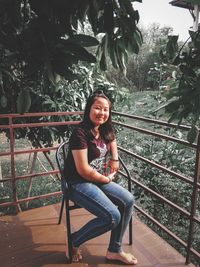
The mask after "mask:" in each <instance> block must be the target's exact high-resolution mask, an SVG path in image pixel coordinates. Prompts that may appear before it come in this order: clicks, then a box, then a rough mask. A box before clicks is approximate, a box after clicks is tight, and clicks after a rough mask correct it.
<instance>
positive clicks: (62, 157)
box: [56, 141, 132, 263]
mask: <svg viewBox="0 0 200 267" xmlns="http://www.w3.org/2000/svg"><path fill="white" fill-rule="evenodd" d="M68 145H69V141H65V142H63V143H62V144H60V146H59V147H58V148H57V151H56V161H57V164H58V168H59V171H60V175H61V189H62V202H61V208H60V214H59V219H58V224H60V223H61V219H62V214H63V208H64V204H65V215H66V228H67V241H68V253H69V263H71V262H72V240H71V222H70V211H71V210H73V209H78V208H81V207H80V206H78V205H76V203H74V202H72V201H70V199H69V185H68V182H67V177H65V174H64V164H65V161H66V158H67V153H68ZM119 161H120V163H121V166H122V167H123V169H124V170H125V172H126V175H127V177H128V189H129V191H130V192H131V177H130V173H129V171H128V169H127V168H126V166H125V164H124V162H123V160H122V159H121V157H119ZM129 244H130V245H131V244H132V219H131V221H130V223H129Z"/></svg>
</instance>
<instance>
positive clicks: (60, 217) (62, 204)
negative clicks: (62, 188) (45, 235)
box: [58, 195, 65, 224]
mask: <svg viewBox="0 0 200 267" xmlns="http://www.w3.org/2000/svg"><path fill="white" fill-rule="evenodd" d="M64 203H65V197H64V195H62V202H61V207H60V214H59V219H58V224H60V223H61V219H62V214H63V208H64Z"/></svg>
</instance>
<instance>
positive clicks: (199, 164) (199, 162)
mask: <svg viewBox="0 0 200 267" xmlns="http://www.w3.org/2000/svg"><path fill="white" fill-rule="evenodd" d="M199 175H200V133H199V134H198V142H197V150H196V163H195V174H194V181H193V192H192V199H191V212H190V226H189V233H188V241H187V250H186V252H187V255H186V264H189V263H190V257H191V248H192V243H193V236H194V216H195V214H196V209H197V198H198V186H197V184H198V182H199Z"/></svg>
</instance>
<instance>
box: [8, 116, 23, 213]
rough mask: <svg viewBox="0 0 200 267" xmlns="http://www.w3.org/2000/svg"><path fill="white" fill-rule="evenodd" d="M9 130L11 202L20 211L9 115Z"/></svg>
mask: <svg viewBox="0 0 200 267" xmlns="http://www.w3.org/2000/svg"><path fill="white" fill-rule="evenodd" d="M9 126H10V128H9V130H10V157H11V177H12V193H13V202H14V203H15V211H16V213H18V212H19V211H20V208H19V205H18V204H17V189H16V172H15V153H14V152H15V137H14V130H13V127H12V117H9Z"/></svg>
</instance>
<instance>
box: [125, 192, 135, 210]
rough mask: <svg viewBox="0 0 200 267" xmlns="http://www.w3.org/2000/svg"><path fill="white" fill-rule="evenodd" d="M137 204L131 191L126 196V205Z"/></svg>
mask: <svg viewBox="0 0 200 267" xmlns="http://www.w3.org/2000/svg"><path fill="white" fill-rule="evenodd" d="M134 204H135V198H134V196H133V194H131V193H129V194H128V195H127V198H126V207H133V206H134Z"/></svg>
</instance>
